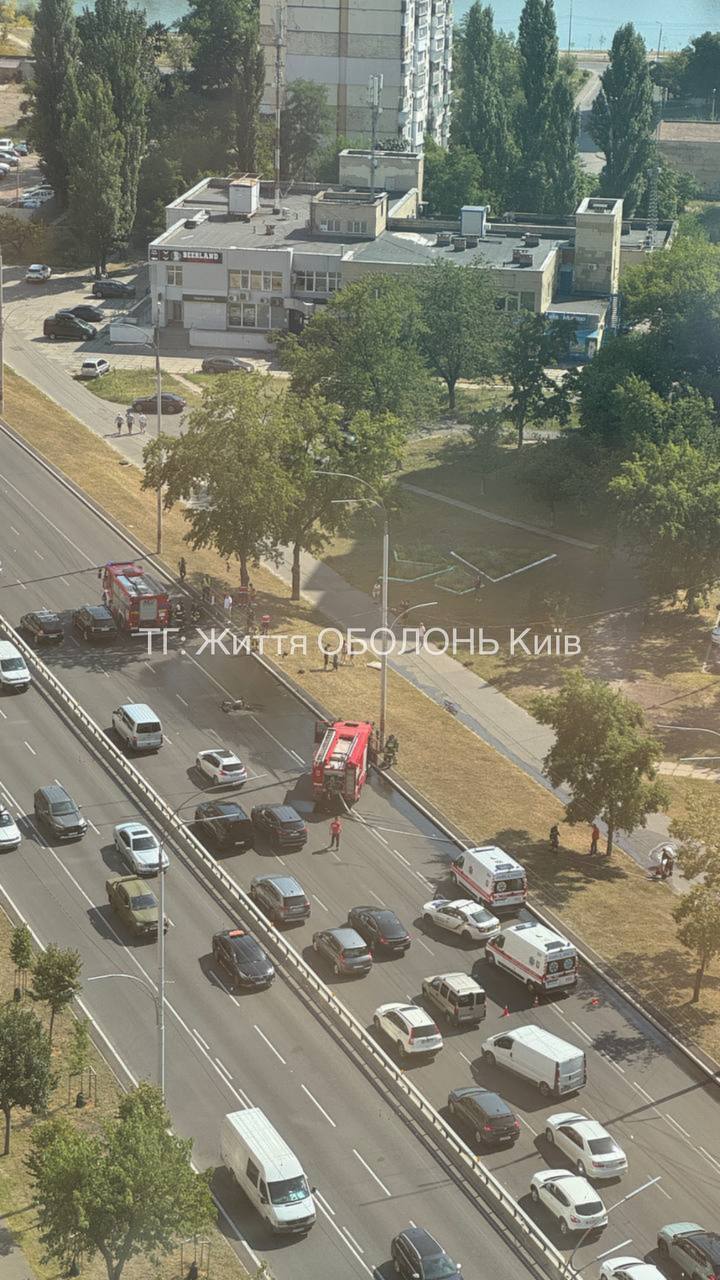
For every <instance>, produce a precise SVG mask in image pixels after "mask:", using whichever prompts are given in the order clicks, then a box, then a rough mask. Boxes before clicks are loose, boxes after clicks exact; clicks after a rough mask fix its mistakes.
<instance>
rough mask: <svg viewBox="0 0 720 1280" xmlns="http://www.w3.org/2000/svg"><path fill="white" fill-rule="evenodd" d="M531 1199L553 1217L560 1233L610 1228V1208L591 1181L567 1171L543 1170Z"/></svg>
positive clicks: (532, 1187)
mask: <svg viewBox="0 0 720 1280" xmlns="http://www.w3.org/2000/svg"><path fill="white" fill-rule="evenodd" d="M530 1197H531V1199H532V1200H534V1202H535V1204H541V1205H543V1207H544V1208H545V1209H547V1211H548V1213H550V1214H551V1215H552V1217H553V1218H554V1219H555V1221H556V1222H557V1224H558V1227H559V1228H560V1234H561V1235H563V1236H566V1235H568V1234H569V1233H570V1232H571V1231H593V1230H598V1231H599V1230H600V1229H601V1228H602V1227H606V1226H607V1222H608V1215H607V1209H606V1208H605V1205H604V1204H603V1202H602V1200H601V1199H600V1197H599V1195H598V1193H597V1191H596V1190H595V1188H594V1187H591V1186H590V1183H589V1182H588V1180H587V1178H580V1177H578V1175H577V1174H576V1173H568V1171H567V1169H541V1170H540V1172H539V1173H536V1174H533V1179H532V1182H531V1183H530Z"/></svg>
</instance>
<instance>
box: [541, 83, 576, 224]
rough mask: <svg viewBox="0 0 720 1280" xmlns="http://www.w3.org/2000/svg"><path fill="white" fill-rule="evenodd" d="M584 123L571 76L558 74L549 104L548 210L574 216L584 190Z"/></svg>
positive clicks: (546, 199)
mask: <svg viewBox="0 0 720 1280" xmlns="http://www.w3.org/2000/svg"><path fill="white" fill-rule="evenodd" d="M579 131H580V121H579V117H578V113H577V110H576V108H575V95H574V92H573V85H572V82H571V80H570V79H569V77H567V76H564V75H558V77H557V79H556V81H555V84H554V85H553V89H552V93H551V95H550V102H549V105H548V118H547V136H548V140H549V142H548V146H547V147H546V162H545V166H546V179H545V184H546V185H545V210H546V211H547V212H550V213H574V212H575V209H576V208H577V203H578V195H579V190H580V168H579V162H578V135H579Z"/></svg>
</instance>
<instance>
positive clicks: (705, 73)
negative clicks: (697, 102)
mask: <svg viewBox="0 0 720 1280" xmlns="http://www.w3.org/2000/svg"><path fill="white" fill-rule="evenodd" d="M679 58H680V59H681V60H682V61H681V75H682V80H681V85H682V92H683V93H684V94H686V95H687V97H688V98H702V99H703V101H704V103H705V105H706V107H708V108H710V109H712V106H713V99H714V98H715V99H717V95H718V93H719V92H720V31H703V33H702V35H700V36H696V37H695V39H694V40H691V41H690V47H689V48H688V49H685V50H683V52H682V54H680V55H679Z"/></svg>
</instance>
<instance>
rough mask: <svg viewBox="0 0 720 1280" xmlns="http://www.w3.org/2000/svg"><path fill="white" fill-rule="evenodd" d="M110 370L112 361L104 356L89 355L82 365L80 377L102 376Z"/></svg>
mask: <svg viewBox="0 0 720 1280" xmlns="http://www.w3.org/2000/svg"><path fill="white" fill-rule="evenodd" d="M109 372H110V361H109V360H106V359H105V357H104V356H88V358H87V359H86V360H83V362H82V364H81V365H80V372H79V373H78V378H87V379H90V378H101V377H102V375H103V374H104V373H109Z"/></svg>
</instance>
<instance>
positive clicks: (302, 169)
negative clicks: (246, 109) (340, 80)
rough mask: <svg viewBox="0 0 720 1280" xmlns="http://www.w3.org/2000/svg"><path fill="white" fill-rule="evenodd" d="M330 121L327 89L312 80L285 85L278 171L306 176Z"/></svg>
mask: <svg viewBox="0 0 720 1280" xmlns="http://www.w3.org/2000/svg"><path fill="white" fill-rule="evenodd" d="M331 122H332V112H331V111H330V108H329V106H328V100H327V87H326V86H325V85H324V84H316V83H315V82H314V81H313V80H293V81H292V83H291V84H290V85H289V86H288V91H287V97H286V100H285V105H284V107H283V111H282V116H281V124H280V168H281V172H282V175H283V177H287V178H302V179H303V180H304V179H306V178H307V177H308V167H309V166H310V165H311V163H312V161H313V160H315V159H316V158H317V156H318V155H319V153H320V151H321V148H322V145H323V142H324V140H325V137H326V134H327V133H328V130H329V129H330V125H331Z"/></svg>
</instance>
